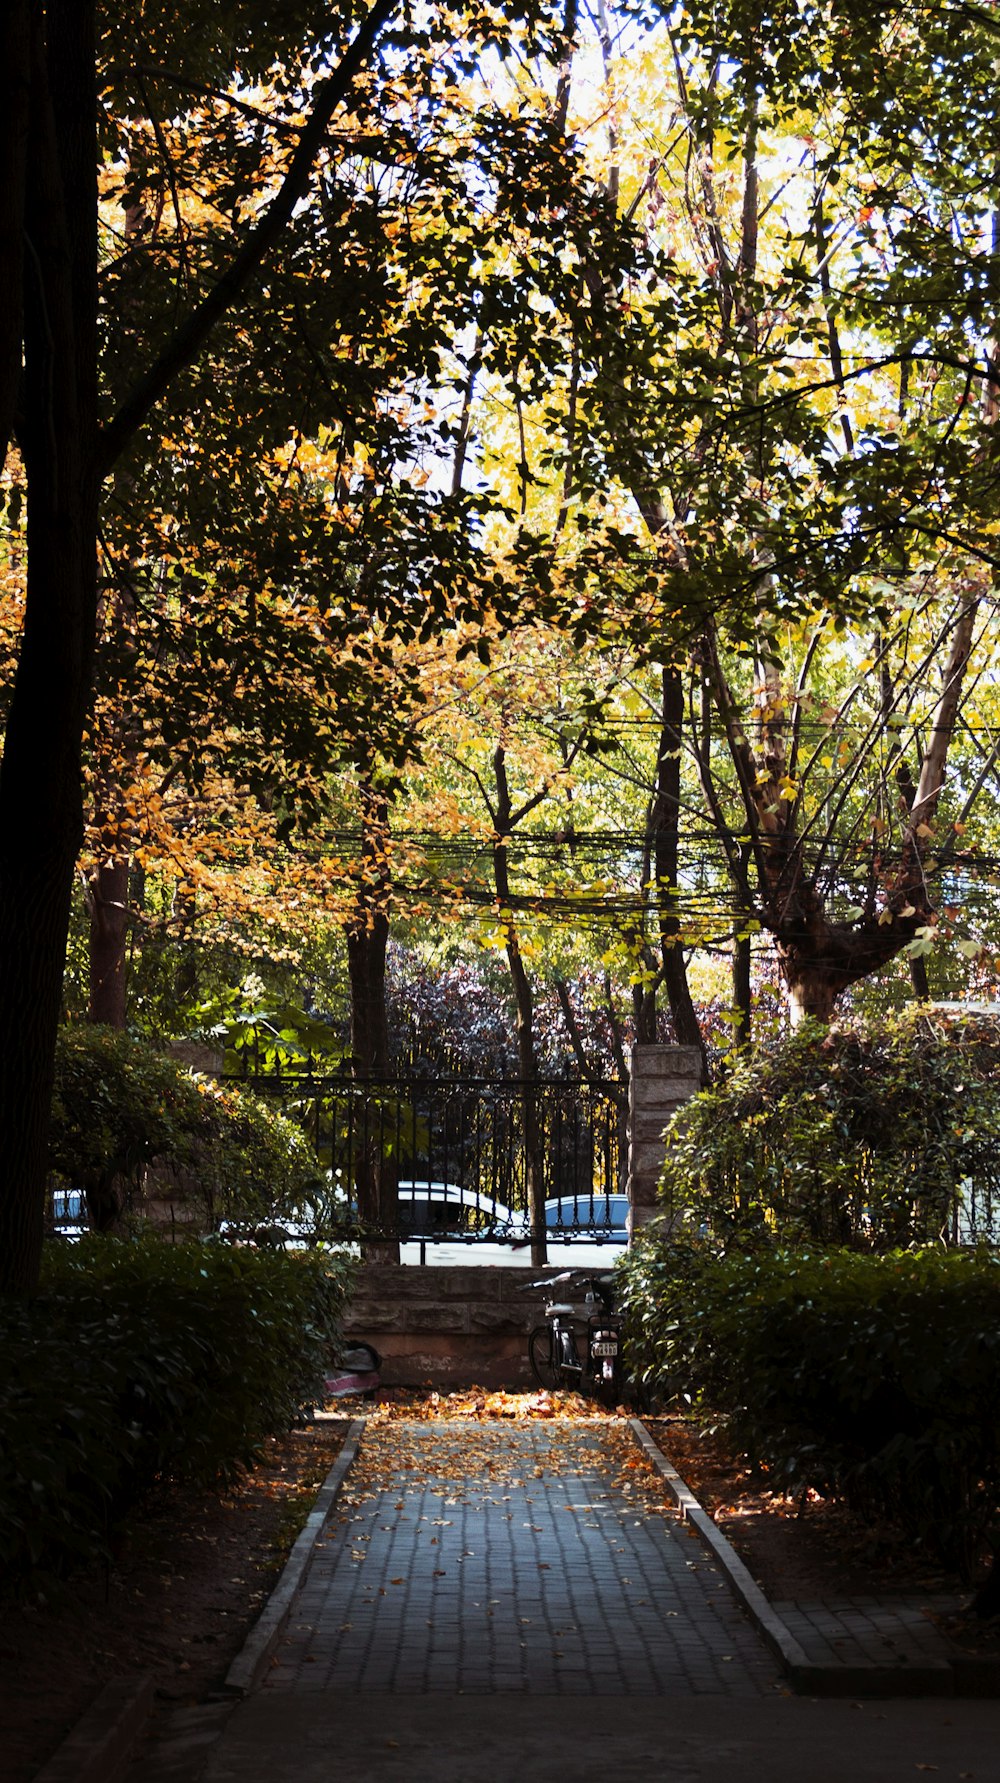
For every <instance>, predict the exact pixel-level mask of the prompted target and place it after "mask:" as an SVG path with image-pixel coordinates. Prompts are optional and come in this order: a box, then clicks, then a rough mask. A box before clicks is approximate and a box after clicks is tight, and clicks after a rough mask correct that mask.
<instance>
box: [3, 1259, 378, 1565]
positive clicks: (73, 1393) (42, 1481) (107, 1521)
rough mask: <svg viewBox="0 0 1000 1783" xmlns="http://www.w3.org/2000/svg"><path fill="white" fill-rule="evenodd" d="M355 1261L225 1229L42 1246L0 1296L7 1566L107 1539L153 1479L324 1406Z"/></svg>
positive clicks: (84, 1554)
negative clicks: (176, 1237) (17, 1295)
mask: <svg viewBox="0 0 1000 1783" xmlns="http://www.w3.org/2000/svg"><path fill="white" fill-rule="evenodd" d="M352 1269H353V1265H352V1264H351V1262H350V1261H349V1259H347V1258H346V1256H345V1255H344V1254H342V1253H341V1254H338V1253H326V1252H310V1253H298V1254H296V1255H285V1254H284V1253H278V1254H276V1253H271V1252H267V1251H259V1250H254V1249H252V1248H249V1247H246V1248H243V1247H232V1246H229V1245H225V1244H221V1243H219V1242H218V1241H212V1240H209V1241H205V1242H203V1243H199V1242H196V1241H188V1242H186V1243H183V1244H176V1245H172V1244H166V1243H164V1242H163V1241H162V1240H157V1239H154V1238H148V1239H146V1240H145V1241H144V1242H141V1243H135V1242H132V1243H127V1242H122V1241H119V1240H116V1239H109V1238H102V1239H97V1238H91V1239H85V1240H84V1241H83V1242H81V1243H80V1244H76V1245H65V1246H62V1247H50V1254H48V1255H47V1256H46V1259H45V1264H44V1269H43V1275H42V1282H41V1286H40V1288H39V1291H38V1293H37V1295H36V1296H35V1297H34V1299H32V1300H30V1301H27V1302H20V1301H18V1302H14V1301H6V1300H5V1301H3V1302H2V1303H0V1576H2V1577H3V1578H4V1579H5V1580H6V1581H7V1583H8V1587H11V1588H16V1587H17V1585H18V1583H21V1584H23V1583H24V1581H25V1580H26V1579H27V1578H28V1577H29V1576H30V1575H32V1574H37V1573H38V1572H39V1571H55V1572H60V1571H65V1570H67V1569H68V1568H69V1567H70V1566H72V1565H74V1564H79V1563H82V1562H87V1561H91V1560H94V1559H96V1558H99V1557H100V1556H101V1555H103V1554H106V1552H107V1541H108V1536H109V1533H110V1531H111V1530H112V1528H113V1527H114V1525H115V1523H116V1522H117V1521H118V1520H119V1519H120V1518H121V1517H122V1515H123V1514H124V1513H125V1512H126V1511H127V1510H128V1508H129V1506H130V1505H132V1504H133V1503H134V1502H135V1501H136V1499H137V1498H138V1497H139V1496H140V1495H141V1493H142V1491H143V1490H144V1489H145V1488H146V1487H147V1486H148V1485H149V1483H150V1482H151V1481H152V1480H154V1479H155V1478H157V1477H158V1476H159V1475H163V1474H170V1475H174V1476H177V1477H182V1478H185V1479H195V1480H211V1479H214V1478H216V1477H218V1476H220V1475H221V1476H223V1477H225V1476H227V1475H232V1474H233V1473H234V1472H235V1471H237V1470H238V1469H240V1468H241V1467H243V1466H245V1465H247V1464H249V1463H251V1462H252V1461H253V1460H254V1458H255V1456H256V1455H257V1453H258V1452H259V1449H260V1445H261V1443H262V1442H263V1440H264V1438H265V1437H267V1436H268V1435H271V1434H275V1433H280V1432H282V1431H284V1430H286V1429H288V1428H289V1426H290V1425H291V1424H292V1423H293V1422H294V1421H295V1420H296V1418H297V1417H298V1416H299V1415H300V1413H301V1412H302V1410H303V1409H304V1408H306V1407H309V1406H311V1405H313V1404H315V1402H316V1398H317V1395H318V1394H319V1392H320V1391H321V1389H320V1382H321V1379H322V1376H323V1374H324V1373H325V1372H327V1370H328V1368H329V1365H330V1359H331V1355H332V1352H333V1349H334V1346H335V1344H336V1341H337V1337H338V1332H339V1327H340V1319H341V1316H342V1312H343V1308H344V1305H345V1302H346V1299H347V1295H348V1293H349V1289H350V1285H351V1280H352Z"/></svg>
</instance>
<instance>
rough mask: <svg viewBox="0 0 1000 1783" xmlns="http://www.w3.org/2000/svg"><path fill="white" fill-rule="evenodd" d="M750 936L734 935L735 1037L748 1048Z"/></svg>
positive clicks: (749, 1036) (742, 1046)
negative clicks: (737, 1021) (736, 1015)
mask: <svg viewBox="0 0 1000 1783" xmlns="http://www.w3.org/2000/svg"><path fill="white" fill-rule="evenodd" d="M751 963H752V962H751V952H750V937H749V935H734V936H733V1006H734V1008H735V1010H736V1012H737V1014H738V1016H739V1018H740V1019H739V1025H738V1027H737V1028H736V1030H735V1033H734V1035H733V1038H734V1040H735V1042H736V1045H737V1046H738V1047H741V1048H747V1047H749V1045H750V1040H751V1032H752V1030H751V988H750V966H751Z"/></svg>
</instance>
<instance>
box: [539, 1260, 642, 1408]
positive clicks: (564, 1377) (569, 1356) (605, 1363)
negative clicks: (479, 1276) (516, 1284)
mask: <svg viewBox="0 0 1000 1783" xmlns="http://www.w3.org/2000/svg"><path fill="white" fill-rule="evenodd" d="M576 1274H577V1271H576V1270H572V1269H570V1270H567V1271H566V1272H565V1273H564V1274H563V1275H557V1276H552V1277H550V1278H549V1280H547V1281H539V1282H530V1283H529V1284H528V1285H529V1287H532V1288H545V1289H552V1288H558V1287H559V1286H560V1285H561V1284H562V1283H563V1282H570V1281H572V1280H573V1278H574V1276H575V1275H576ZM612 1282H613V1277H612V1276H610V1275H606V1276H596V1275H589V1276H583V1277H582V1278H581V1279H580V1287H581V1289H582V1290H583V1301H582V1305H581V1304H579V1303H574V1302H572V1301H569V1300H566V1301H559V1300H552V1301H550V1302H549V1303H548V1305H547V1306H546V1308H545V1319H546V1323H545V1324H544V1325H536V1326H535V1328H534V1330H533V1331H532V1332H531V1333H530V1334H529V1337H528V1360H529V1362H530V1364H531V1372H532V1374H533V1375H534V1377H535V1379H536V1381H537V1382H538V1384H539V1386H540V1387H547V1388H549V1389H552V1388H557V1389H567V1388H568V1389H574V1388H575V1389H576V1390H577V1391H578V1392H581V1393H586V1392H588V1391H589V1392H592V1393H595V1394H596V1396H597V1397H598V1398H599V1399H602V1400H605V1401H606V1402H607V1403H609V1404H611V1405H617V1404H618V1402H619V1400H620V1399H621V1396H622V1363H621V1347H622V1346H621V1333H622V1319H621V1317H620V1315H619V1314H618V1313H616V1312H615V1311H614V1310H613V1303H612V1297H611V1286H612Z"/></svg>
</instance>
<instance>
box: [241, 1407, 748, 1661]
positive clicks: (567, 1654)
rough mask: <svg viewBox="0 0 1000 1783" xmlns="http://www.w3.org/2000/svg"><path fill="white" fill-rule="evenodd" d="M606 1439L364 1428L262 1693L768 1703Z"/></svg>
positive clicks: (583, 1431)
mask: <svg viewBox="0 0 1000 1783" xmlns="http://www.w3.org/2000/svg"><path fill="white" fill-rule="evenodd" d="M606 1431H607V1427H606V1426H605V1427H604V1431H603V1432H602V1427H601V1425H600V1424H598V1423H595V1424H594V1425H582V1424H578V1423H573V1422H570V1421H568V1420H566V1421H562V1420H561V1421H558V1422H556V1423H553V1424H548V1425H544V1426H541V1425H540V1426H535V1425H528V1426H524V1425H517V1426H503V1425H500V1426H476V1427H474V1430H473V1434H472V1436H470V1432H469V1427H468V1426H463V1425H457V1424H454V1423H452V1424H448V1423H431V1424H427V1423H417V1422H413V1423H412V1424H405V1425H404V1424H403V1423H394V1424H392V1425H389V1426H376V1427H375V1428H374V1429H370V1430H369V1433H368V1435H367V1436H366V1439H365V1447H364V1449H363V1451H362V1455H361V1458H360V1461H359V1463H358V1464H356V1469H355V1472H354V1474H353V1475H352V1476H351V1478H350V1479H349V1480H348V1483H347V1488H346V1490H345V1492H344V1493H343V1494H342V1496H341V1499H340V1501H339V1502H338V1506H337V1507H336V1509H335V1512H334V1515H333V1520H332V1521H331V1523H330V1524H329V1525H328V1529H327V1532H326V1533H327V1537H328V1539H327V1540H326V1541H325V1542H324V1543H323V1544H322V1546H321V1547H320V1549H319V1552H320V1553H321V1554H322V1556H323V1558H322V1563H319V1562H317V1563H316V1564H314V1565H313V1566H312V1568H311V1569H310V1571H309V1573H308V1574H307V1576H306V1579H305V1581H304V1583H303V1588H302V1593H301V1598H300V1602H299V1605H298V1613H297V1614H296V1615H295V1616H294V1617H293V1618H292V1621H291V1624H290V1626H289V1629H288V1631H287V1633H286V1636H285V1639H284V1641H283V1643H282V1645H281V1647H280V1648H279V1649H278V1652H277V1654H276V1658H277V1660H278V1664H277V1665H275V1666H273V1667H272V1668H271V1670H270V1672H269V1675H268V1677H267V1680H266V1686H265V1687H266V1688H267V1689H268V1690H270V1691H277V1692H285V1691H295V1690H300V1689H308V1690H310V1691H312V1690H316V1689H321V1688H326V1689H346V1690H359V1689H363V1690H366V1691H369V1690H373V1691H374V1690H377V1691H386V1692H394V1691H400V1690H422V1691H452V1692H458V1693H461V1692H473V1691H475V1692H483V1693H497V1692H514V1691H517V1692H524V1691H528V1692H542V1693H545V1694H553V1695H561V1694H577V1693H580V1694H584V1693H585V1694H588V1695H594V1694H596V1695H611V1696H619V1695H630V1694H643V1695H648V1694H676V1693H677V1692H678V1691H682V1692H691V1691H694V1692H696V1693H701V1692H712V1691H715V1692H720V1691H721V1692H724V1693H725V1694H727V1695H733V1694H736V1695H740V1694H743V1695H751V1696H754V1695H760V1694H762V1693H767V1692H769V1691H773V1690H774V1689H775V1688H776V1687H777V1686H778V1684H779V1677H778V1668H777V1666H776V1663H775V1661H774V1660H773V1658H772V1657H771V1655H770V1654H769V1653H768V1652H767V1650H766V1648H765V1647H764V1645H763V1643H762V1641H761V1640H760V1637H759V1636H758V1634H757V1633H756V1631H755V1629H754V1628H753V1627H752V1625H751V1624H750V1622H749V1621H748V1620H747V1619H746V1618H745V1617H744V1615H743V1614H742V1612H741V1611H740V1610H739V1609H738V1608H737V1606H736V1604H735V1603H734V1601H733V1600H732V1598H731V1596H730V1594H729V1593H728V1591H726V1590H722V1591H719V1590H717V1585H718V1582H719V1581H718V1579H717V1577H716V1575H715V1574H714V1572H713V1570H712V1569H711V1568H710V1567H709V1565H708V1564H707V1563H706V1562H705V1561H704V1560H703V1559H702V1558H701V1553H700V1550H698V1549H697V1547H696V1546H695V1544H694V1542H693V1539H692V1536H691V1533H690V1532H689V1531H688V1530H687V1529H685V1527H684V1526H683V1525H681V1524H678V1523H676V1522H675V1521H674V1520H673V1519H670V1518H666V1517H663V1516H659V1515H652V1516H650V1515H648V1514H646V1513H645V1512H644V1513H643V1514H642V1515H638V1516H637V1515H636V1507H635V1506H634V1505H633V1504H631V1503H630V1502H629V1499H628V1496H627V1494H626V1491H625V1490H624V1486H623V1482H622V1479H621V1465H620V1454H618V1453H616V1452H615V1451H614V1449H613V1445H612V1444H611V1443H610V1441H609V1439H608V1437H607V1434H606ZM401 1446H402V1448H403V1450H405V1453H406V1455H407V1457H408V1460H407V1464H406V1465H404V1466H400V1465H399V1464H398V1458H399V1453H400V1448H401ZM693 1551H694V1555H695V1556H696V1558H693ZM330 1631H334V1633H335V1635H336V1640H335V1643H334V1645H333V1646H332V1647H331V1644H330V1641H329V1634H330ZM692 1650H693V1651H692ZM693 1660H694V1663H692V1661H693Z"/></svg>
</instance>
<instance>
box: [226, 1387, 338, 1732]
mask: <svg viewBox="0 0 1000 1783" xmlns="http://www.w3.org/2000/svg"><path fill="white" fill-rule="evenodd" d="M365 1423H366V1420H365V1419H364V1418H354V1419H352V1421H351V1424H350V1426H349V1428H348V1432H347V1435H346V1437H345V1438H344V1446H343V1448H342V1449H341V1451H340V1454H339V1455H338V1456H337V1459H336V1461H335V1462H334V1464H333V1466H332V1467H331V1469H330V1471H329V1473H328V1474H327V1476H326V1479H325V1480H324V1481H323V1484H322V1486H321V1487H320V1490H319V1494H318V1496H317V1499H316V1503H315V1504H314V1506H313V1508H312V1510H311V1511H310V1512H309V1515H308V1517H307V1518H306V1520H305V1523H304V1524H303V1526H302V1529H301V1531H300V1533H299V1535H298V1537H297V1539H296V1542H295V1546H294V1547H293V1548H292V1551H291V1553H290V1554H289V1556H288V1559H287V1561H286V1562H285V1567H284V1570H283V1572H282V1574H281V1577H280V1579H279V1580H278V1583H277V1584H276V1586H275V1587H274V1590H273V1591H272V1592H271V1595H270V1597H269V1598H268V1600H267V1602H266V1604H265V1605H264V1608H263V1610H262V1611H261V1613H260V1616H259V1617H258V1619H257V1621H256V1622H255V1623H254V1625H253V1627H252V1628H251V1630H250V1633H249V1634H248V1635H247V1638H246V1640H245V1642H244V1644H243V1647H242V1649H241V1651H240V1652H239V1653H237V1655H236V1658H235V1659H234V1660H233V1663H232V1665H231V1666H230V1668H229V1670H228V1672H227V1673H226V1682H225V1686H224V1688H225V1689H226V1690H231V1691H232V1692H233V1694H234V1695H236V1696H249V1694H250V1692H251V1690H252V1689H253V1687H254V1685H255V1684H256V1682H257V1680H258V1678H259V1677H260V1674H261V1672H262V1670H263V1668H264V1666H265V1665H266V1663H267V1661H268V1659H269V1658H270V1656H271V1653H272V1652H273V1650H274V1648H275V1647H276V1646H277V1643H278V1641H279V1640H280V1638H281V1633H282V1630H283V1628H284V1626H285V1623H286V1622H287V1620H288V1613H289V1611H290V1609H291V1607H292V1599H293V1598H294V1596H295V1593H296V1592H297V1590H298V1588H299V1585H300V1584H301V1582H302V1578H303V1575H304V1574H305V1570H306V1567H307V1566H308V1565H309V1561H310V1559H311V1558H312V1551H313V1547H314V1546H315V1542H316V1537H317V1536H318V1534H319V1532H320V1530H321V1529H322V1527H323V1524H324V1523H325V1522H326V1519H327V1517H328V1516H329V1514H330V1511H331V1510H332V1508H333V1506H334V1504H335V1502H336V1499H337V1494H338V1493H339V1491H340V1488H341V1486H342V1485H343V1483H344V1479H345V1477H346V1475H347V1471H348V1469H349V1467H350V1466H351V1463H352V1461H353V1460H354V1458H355V1456H356V1455H357V1452H358V1449H359V1448H360V1446H361V1438H362V1437H363V1435H364V1431H365Z"/></svg>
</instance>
